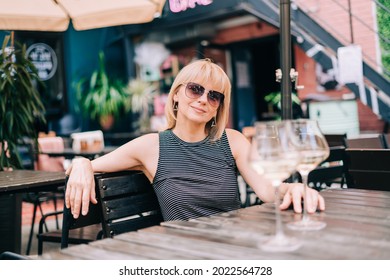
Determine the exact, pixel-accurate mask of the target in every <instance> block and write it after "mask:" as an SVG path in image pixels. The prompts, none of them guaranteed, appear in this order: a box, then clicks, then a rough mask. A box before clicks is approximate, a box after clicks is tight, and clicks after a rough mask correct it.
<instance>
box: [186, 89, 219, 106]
mask: <svg viewBox="0 0 390 280" xmlns="http://www.w3.org/2000/svg"><path fill="white" fill-rule="evenodd" d="M205 91H206V90H205V88H204V87H203V86H201V85H199V84H196V83H187V85H186V91H185V92H186V96H187V97H188V98H191V99H197V98H199V97H201V96H202V95H203V94H204V93H205ZM224 98H225V95H223V94H222V93H220V92H218V91H215V90H209V92H208V93H207V100H208V102H209V103H210V105H211V106H213V107H218V106H219V105H220V104H221V103H223V100H224Z"/></svg>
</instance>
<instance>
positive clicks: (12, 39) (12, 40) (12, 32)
mask: <svg viewBox="0 0 390 280" xmlns="http://www.w3.org/2000/svg"><path fill="white" fill-rule="evenodd" d="M14 40H15V31H11V47H12V48H13V47H14V43H15V42H14Z"/></svg>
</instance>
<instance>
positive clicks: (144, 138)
mask: <svg viewBox="0 0 390 280" xmlns="http://www.w3.org/2000/svg"><path fill="white" fill-rule="evenodd" d="M158 139H159V134H158V132H153V133H147V134H144V135H141V136H139V137H137V138H135V139H134V140H133V141H132V142H136V143H139V144H142V145H143V146H148V145H155V144H157V145H158Z"/></svg>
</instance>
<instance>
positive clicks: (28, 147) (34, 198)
mask: <svg viewBox="0 0 390 280" xmlns="http://www.w3.org/2000/svg"><path fill="white" fill-rule="evenodd" d="M18 153H19V156H20V158H21V160H22V165H23V168H24V169H28V170H34V169H35V165H36V161H37V157H36V151H35V144H34V143H33V142H32V140H30V139H23V141H21V142H20V143H19V145H18ZM62 197H63V196H62V194H61V193H60V192H58V191H57V192H56V191H53V192H28V193H24V194H23V195H22V199H23V202H26V203H30V204H32V205H33V214H32V220H31V227H30V234H29V238H28V242H27V248H26V255H29V254H30V251H31V246H32V238H33V236H34V227H35V220H36V217H37V211H38V210H39V212H40V214H41V215H42V216H43V215H44V212H43V209H42V203H48V202H52V203H53V205H54V211H57V201H58V200H59V199H62ZM44 226H45V229H46V231H48V227H47V225H46V223H44ZM56 227H57V229H59V223H58V218H57V217H56Z"/></svg>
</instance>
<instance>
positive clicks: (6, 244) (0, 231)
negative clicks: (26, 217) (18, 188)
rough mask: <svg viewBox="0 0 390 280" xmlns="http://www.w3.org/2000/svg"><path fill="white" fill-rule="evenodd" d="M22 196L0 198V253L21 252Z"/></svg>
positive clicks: (13, 195) (3, 196)
mask: <svg viewBox="0 0 390 280" xmlns="http://www.w3.org/2000/svg"><path fill="white" fill-rule="evenodd" d="M21 229H22V196H21V195H20V194H9V195H1V196H0V236H1V238H0V253H2V252H4V251H11V252H14V253H19V254H20V252H21V239H22V237H21Z"/></svg>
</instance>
